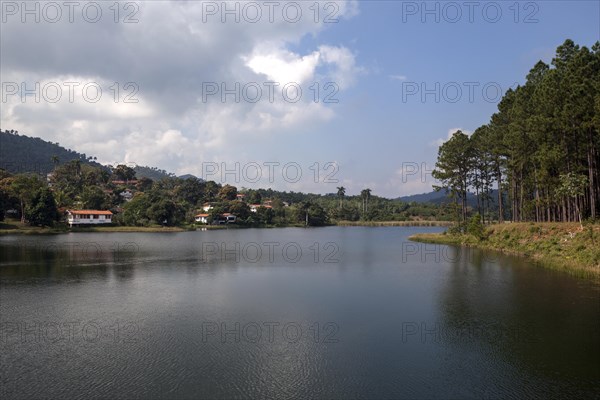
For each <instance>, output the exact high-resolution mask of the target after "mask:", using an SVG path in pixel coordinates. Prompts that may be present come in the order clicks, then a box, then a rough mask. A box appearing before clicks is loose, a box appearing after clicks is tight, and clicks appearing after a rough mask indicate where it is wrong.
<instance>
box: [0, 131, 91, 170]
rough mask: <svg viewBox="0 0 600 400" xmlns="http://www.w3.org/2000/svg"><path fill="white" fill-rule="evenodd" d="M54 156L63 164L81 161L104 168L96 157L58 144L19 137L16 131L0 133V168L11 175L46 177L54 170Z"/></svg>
mask: <svg viewBox="0 0 600 400" xmlns="http://www.w3.org/2000/svg"><path fill="white" fill-rule="evenodd" d="M53 156H56V157H57V158H58V162H59V163H61V164H64V163H66V162H69V161H73V160H79V161H81V162H82V163H86V164H90V165H93V166H95V167H101V166H102V165H101V164H99V163H97V162H95V161H94V159H95V158H94V157H89V156H87V155H86V154H85V153H84V154H82V153H78V152H76V151H74V150H71V149H65V148H64V147H62V146H61V145H60V144H58V143H51V142H47V141H45V140H42V139H40V138H35V137H29V136H25V135H19V134H18V132H16V131H8V130H7V131H0V160H1V161H0V168H2V169H4V170H6V171H8V172H10V173H13V174H19V173H26V172H32V173H36V174H40V175H46V174H47V173H49V172H52V170H53V169H54V162H53V161H52V157H53Z"/></svg>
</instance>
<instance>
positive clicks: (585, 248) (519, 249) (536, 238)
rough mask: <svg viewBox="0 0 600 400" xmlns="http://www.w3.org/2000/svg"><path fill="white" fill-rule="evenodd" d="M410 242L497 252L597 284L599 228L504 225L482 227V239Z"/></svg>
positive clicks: (433, 237) (418, 237) (441, 236)
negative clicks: (484, 235) (484, 231)
mask: <svg viewBox="0 0 600 400" xmlns="http://www.w3.org/2000/svg"><path fill="white" fill-rule="evenodd" d="M408 239H409V240H411V241H414V242H420V243H432V244H439V245H450V246H461V247H472V248H478V249H482V250H492V251H499V252H501V253H503V254H507V255H516V256H520V257H524V258H527V259H530V260H535V261H538V262H540V264H541V265H542V266H543V267H544V268H548V269H552V270H556V271H562V272H567V273H569V274H572V275H576V276H579V277H584V278H588V279H593V280H596V281H599V282H600V225H598V224H596V225H588V226H585V227H584V229H583V230H582V229H581V227H580V225H579V224H578V223H568V222H567V223H560V222H544V223H530V222H520V223H505V224H495V225H491V226H487V227H486V238H484V239H477V238H475V237H473V236H471V235H468V234H461V235H449V234H447V233H445V232H444V233H418V234H415V235H412V236H410V237H409V238H408Z"/></svg>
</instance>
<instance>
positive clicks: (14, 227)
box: [0, 220, 212, 235]
mask: <svg viewBox="0 0 600 400" xmlns="http://www.w3.org/2000/svg"><path fill="white" fill-rule="evenodd" d="M209 228H212V227H209ZM195 229H196V228H195V227H174V226H160V225H155V226H118V225H109V226H85V227H84V226H79V227H73V228H69V227H68V226H67V225H60V226H56V227H52V228H50V227H40V226H29V225H27V224H22V223H21V222H20V221H17V220H8V221H4V222H3V223H0V235H1V234H4V235H6V234H10V235H14V234H22V235H44V234H58V233H68V232H184V231H186V230H195Z"/></svg>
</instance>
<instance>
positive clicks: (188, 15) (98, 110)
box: [0, 1, 361, 172]
mask: <svg viewBox="0 0 600 400" xmlns="http://www.w3.org/2000/svg"><path fill="white" fill-rule="evenodd" d="M233 3H235V2H231V3H230V4H229V5H231V4H233ZM218 4H221V3H220V2H219V3H218ZM336 4H337V5H338V6H339V10H338V13H337V15H338V16H339V17H340V18H351V17H352V16H354V15H356V14H357V13H358V3H357V2H356V1H338V2H336ZM138 5H139V6H140V11H139V13H138V14H137V15H136V18H138V19H139V22H138V23H134V24H123V23H119V24H115V23H114V21H113V20H112V13H111V11H110V10H104V11H106V12H107V13H108V14H107V15H109V16H111V18H108V17H107V18H103V19H102V20H101V21H100V22H98V23H95V24H91V23H85V22H81V21H80V23H74V24H71V23H69V22H68V21H66V22H65V23H63V22H62V21H61V22H60V23H57V24H48V23H39V24H36V23H31V24H28V23H25V24H23V23H21V22H20V19H13V20H10V21H8V22H7V23H3V26H2V37H1V39H0V41H1V45H2V58H1V59H0V67H1V69H0V70H1V71H2V76H1V78H2V79H1V80H2V82H7V81H9V82H17V83H21V82H24V81H27V82H28V83H29V84H30V86H29V87H31V84H32V83H33V82H40V83H42V85H43V84H44V83H47V82H50V81H55V82H59V83H62V82H69V81H75V82H80V83H86V82H90V81H91V82H97V83H98V84H99V85H100V86H101V87H102V89H103V94H102V98H101V100H100V101H98V102H97V103H91V102H88V101H85V100H83V99H82V98H81V97H79V98H76V99H75V101H74V102H68V101H66V102H65V101H61V102H58V103H56V104H54V103H49V102H47V101H41V102H39V103H35V102H31V101H27V102H26V103H22V102H21V99H20V97H19V96H18V95H15V96H12V97H9V99H8V101H7V102H3V104H2V107H1V110H0V124H1V126H2V128H3V129H16V130H18V131H19V132H21V133H22V134H26V135H28V136H39V137H42V138H43V139H46V140H50V141H52V142H57V141H58V142H60V143H61V144H62V145H64V146H65V147H69V148H72V149H74V150H78V151H81V152H86V153H87V154H91V155H95V156H97V157H98V159H99V160H100V161H102V160H105V161H106V162H110V161H113V160H127V161H131V162H135V163H137V164H140V165H144V164H146V165H152V166H157V167H159V168H164V169H167V170H171V171H173V172H177V171H184V170H185V171H187V170H193V169H194V168H195V165H196V164H197V163H198V161H199V160H203V159H225V158H232V157H239V155H240V151H239V149H253V146H254V147H256V143H257V140H258V139H260V140H262V142H261V143H265V144H264V145H263V146H264V147H266V150H265V151H268V150H269V140H267V139H268V138H274V137H278V136H280V135H297V134H301V133H302V132H306V131H309V130H311V129H317V128H318V127H319V126H320V125H322V124H324V123H327V122H329V121H331V120H333V119H334V118H335V112H334V109H333V108H331V107H330V106H329V105H328V104H323V103H322V102H319V103H315V102H314V101H312V97H311V95H310V92H309V91H308V90H306V91H305V93H304V94H303V96H302V98H301V100H300V101H298V102H297V103H292V102H287V101H284V100H283V99H282V97H281V92H280V91H279V92H276V96H275V99H274V101H273V102H271V101H269V99H268V96H267V95H266V92H265V93H264V94H263V96H262V97H261V99H260V100H259V101H257V102H256V103H252V102H249V101H246V99H241V101H239V102H236V101H235V100H232V98H231V97H229V98H227V99H226V101H225V102H223V101H222V100H221V96H220V95H218V94H217V95H215V96H211V97H209V98H207V99H206V101H205V99H203V96H202V93H203V92H202V91H203V89H204V88H205V84H206V83H211V82H214V83H217V84H220V83H226V84H227V85H229V86H228V87H232V85H233V84H234V83H235V82H241V83H242V84H244V83H247V82H258V83H262V82H264V81H266V80H269V79H271V80H275V81H280V82H288V81H291V82H294V81H296V82H299V83H305V82H306V83H310V82H311V81H312V80H319V81H321V82H324V81H335V82H337V83H338V84H339V86H340V89H341V90H343V89H345V88H347V87H348V86H350V85H351V84H352V83H353V82H355V80H356V76H357V74H359V73H360V72H361V68H360V67H358V66H357V62H356V56H355V55H354V53H353V52H352V51H351V50H350V49H348V48H346V47H344V46H336V45H324V44H321V43H319V41H318V35H319V34H320V32H321V31H322V30H324V29H335V27H336V24H323V21H322V18H321V20H320V21H319V22H318V23H315V21H314V20H313V18H312V17H310V16H312V15H313V14H312V11H311V10H310V9H309V7H310V6H311V5H312V3H310V2H303V3H302V4H301V6H302V7H303V15H304V16H305V17H304V18H302V20H301V21H299V22H298V23H289V22H287V21H285V20H283V19H281V18H276V20H275V21H274V22H273V23H271V22H269V21H268V20H267V19H266V17H265V18H263V19H262V20H261V21H259V22H258V23H247V22H244V21H241V23H235V22H232V23H222V22H221V20H220V15H217V16H215V17H212V18H210V19H209V20H208V21H203V18H204V17H206V15H205V10H203V2H193V1H190V2H141V3H138ZM265 15H266V14H265ZM276 15H280V14H276ZM307 35H312V36H313V37H314V38H315V39H314V42H315V43H316V44H315V45H314V46H312V47H309V48H304V49H303V50H302V51H299V50H291V48H292V46H296V48H298V46H297V45H298V44H299V43H300V42H301V40H302V38H304V37H305V36H307ZM273 38H278V39H277V40H274V39H273ZM33 50H35V51H33ZM39 60H43V62H40V61H39ZM115 82H116V83H117V84H118V85H117V86H118V87H119V89H120V93H119V95H120V96H119V97H120V98H119V101H118V102H115V101H114V99H113V95H114V92H113V91H112V90H111V89H110V88H111V87H114V84H115ZM127 82H133V83H135V84H136V85H137V87H138V88H139V91H138V92H137V93H136V94H135V96H134V97H135V98H136V99H138V102H137V103H123V101H122V100H123V97H124V96H125V95H126V94H129V93H130V91H127V90H125V88H124V85H125V84H126V83H127ZM303 89H304V88H303ZM28 100H29V99H28ZM232 147H235V148H236V150H237V151H235V152H233V151H232ZM278 150H280V149H271V152H276V151H278Z"/></svg>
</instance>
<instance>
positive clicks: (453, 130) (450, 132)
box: [430, 128, 473, 147]
mask: <svg viewBox="0 0 600 400" xmlns="http://www.w3.org/2000/svg"><path fill="white" fill-rule="evenodd" d="M457 131H461V132H462V133H464V134H465V135H467V136H471V133H473V132H472V131H470V130H467V129H463V128H450V129H448V135H447V136H446V138H445V139H443V138H440V139H437V140H434V141H433V142H431V143H430V145H431V146H435V147H439V146H441V145H443V144H444V143H445V142H447V141H448V140H450V138H452V135H454V134H455V133H456V132H457Z"/></svg>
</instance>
